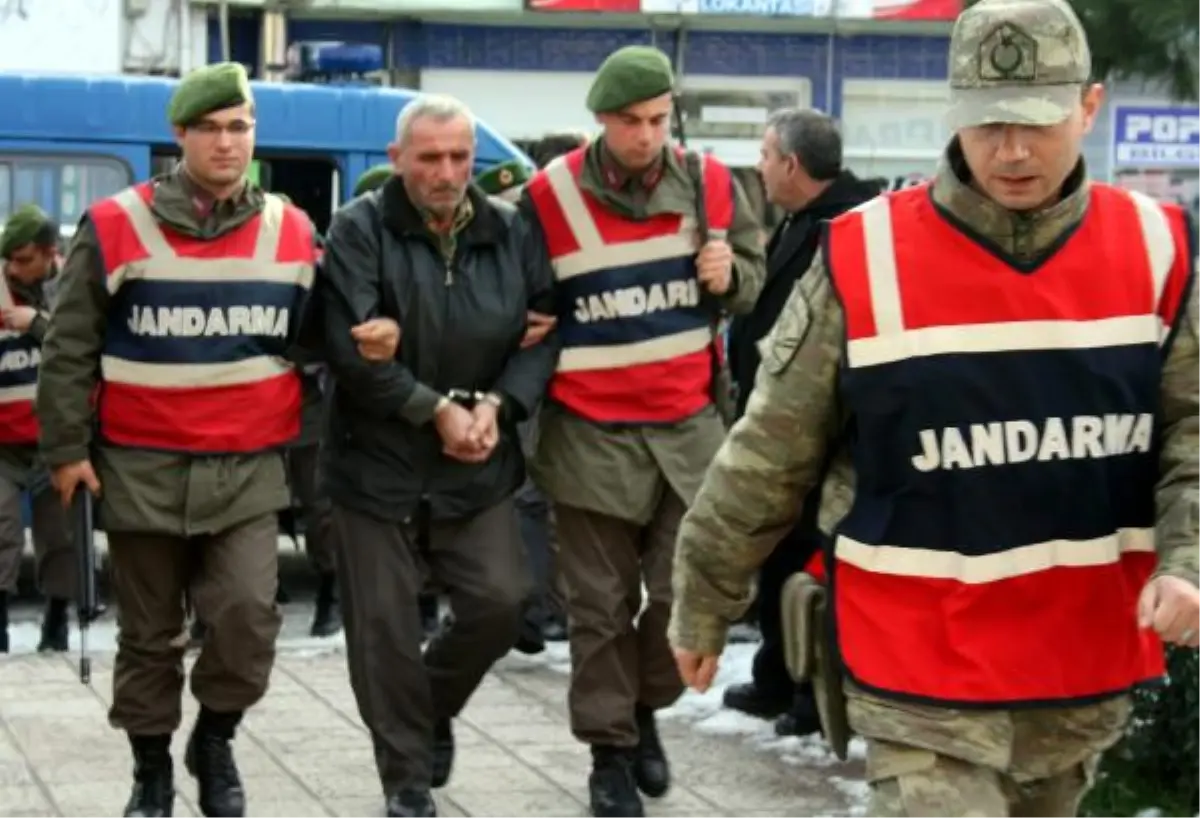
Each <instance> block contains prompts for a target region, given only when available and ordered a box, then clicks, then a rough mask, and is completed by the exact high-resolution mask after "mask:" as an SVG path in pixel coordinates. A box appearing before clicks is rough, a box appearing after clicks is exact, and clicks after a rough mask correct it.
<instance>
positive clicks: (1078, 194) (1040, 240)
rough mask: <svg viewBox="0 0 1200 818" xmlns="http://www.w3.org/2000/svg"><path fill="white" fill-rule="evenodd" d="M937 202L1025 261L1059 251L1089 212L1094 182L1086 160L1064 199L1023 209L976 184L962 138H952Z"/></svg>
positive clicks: (935, 191) (941, 169)
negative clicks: (985, 192)
mask: <svg viewBox="0 0 1200 818" xmlns="http://www.w3.org/2000/svg"><path fill="white" fill-rule="evenodd" d="M932 194H933V201H934V203H935V204H936V205H937V206H938V207H940V208H941V209H942V210H944V211H946V212H947V213H949V214H950V215H951V216H952V217H954V218H955V219H956V220H958V221H959V222H961V223H962V224H963V225H965V226H966V227H967V228H968V229H969V230H971V231H972V232H974V233H977V234H978V235H979V236H980V237H982V238H985V239H987V240H988V241H990V242H992V243H994V244H995V245H996V246H997V247H998V248H999V249H1001V250H1003V251H1004V252H1005V253H1007V254H1009V255H1011V256H1013V257H1014V258H1017V259H1019V260H1021V261H1029V260H1031V259H1035V258H1037V257H1038V256H1040V255H1042V254H1044V253H1045V252H1047V251H1049V250H1051V249H1053V247H1055V245H1056V244H1057V242H1058V241H1059V240H1060V239H1061V238H1062V236H1063V234H1064V233H1066V232H1067V231H1069V230H1071V229H1073V228H1074V227H1075V226H1076V225H1078V224H1079V222H1080V221H1081V220H1082V219H1083V216H1084V213H1086V212H1087V206H1088V201H1089V198H1090V197H1089V181H1088V175H1087V168H1086V166H1085V165H1084V161H1083V158H1082V157H1081V158H1080V160H1079V164H1078V165H1076V166H1075V170H1073V171H1071V175H1070V176H1068V177H1067V181H1066V182H1065V183H1064V184H1063V190H1062V197H1061V198H1060V199H1059V200H1058V201H1056V202H1054V203H1052V204H1050V205H1047V206H1046V207H1043V208H1041V209H1039V210H1033V211H1028V212H1018V211H1013V210H1009V209H1008V208H1005V207H1002V206H1001V205H999V204H997V203H996V202H994V201H992V200H991V199H989V198H988V197H987V196H984V195H983V194H982V193H980V192H979V191H977V190H976V189H975V188H974V187H972V186H971V171H970V169H969V168H968V167H967V161H966V159H965V157H964V156H963V153H962V148H961V146H960V145H959V142H958V139H957V138H955V139H953V140H952V141H951V142H950V146H949V147H948V148H947V149H946V153H945V155H944V156H943V157H942V160H941V162H940V163H939V164H938V169H937V174H936V175H935V176H934V180H933V189H932Z"/></svg>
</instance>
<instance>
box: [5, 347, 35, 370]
mask: <svg viewBox="0 0 1200 818" xmlns="http://www.w3.org/2000/svg"><path fill="white" fill-rule="evenodd" d="M41 362H42V351H41V350H40V349H38V348H37V347H34V348H33V349H6V350H5V351H4V353H3V354H2V355H0V372H16V371H19V370H22V369H36V368H37V365H38V364H40V363H41Z"/></svg>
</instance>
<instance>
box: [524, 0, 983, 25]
mask: <svg viewBox="0 0 1200 818" xmlns="http://www.w3.org/2000/svg"><path fill="white" fill-rule="evenodd" d="M525 9H526V10H527V11H550V12H554V11H562V12H566V11H574V12H608V13H618V14H631V13H633V14H705V15H733V16H738V17H856V18H866V19H877V20H882V19H887V20H953V19H954V18H955V17H957V16H958V14H959V12H960V11H962V0H525Z"/></svg>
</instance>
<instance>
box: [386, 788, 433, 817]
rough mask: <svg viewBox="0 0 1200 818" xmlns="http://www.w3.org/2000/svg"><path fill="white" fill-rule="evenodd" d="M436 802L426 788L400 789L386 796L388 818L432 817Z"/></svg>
mask: <svg viewBox="0 0 1200 818" xmlns="http://www.w3.org/2000/svg"><path fill="white" fill-rule="evenodd" d="M436 815H437V804H435V803H434V802H433V796H432V795H430V794H429V791H428V790H400V792H394V793H392V794H391V795H389V796H388V798H387V816H388V818H393V817H394V818H434V817H435V816H436Z"/></svg>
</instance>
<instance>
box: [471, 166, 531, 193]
mask: <svg viewBox="0 0 1200 818" xmlns="http://www.w3.org/2000/svg"><path fill="white" fill-rule="evenodd" d="M529 179H530V173H529V168H527V167H525V165H524V164H523V163H521V162H518V161H517V160H516V159H510V160H509V161H507V162H501V163H500V164H499V165H495V166H493V167H490V168H488V169H487V170H485V171H484V172H483V173H481V174H479V175H478V176H476V177H475V184H477V185H479V189H480V190H482V191H483V192H484V193H486V194H487V195H489V196H499V195H500V194H501V193H504V192H505V191H507V190H512V189H513V188H515V187H519V186H521V185H523V184H525V183H526V182H528V181H529Z"/></svg>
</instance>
